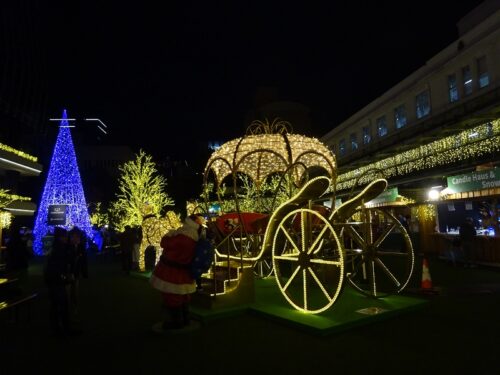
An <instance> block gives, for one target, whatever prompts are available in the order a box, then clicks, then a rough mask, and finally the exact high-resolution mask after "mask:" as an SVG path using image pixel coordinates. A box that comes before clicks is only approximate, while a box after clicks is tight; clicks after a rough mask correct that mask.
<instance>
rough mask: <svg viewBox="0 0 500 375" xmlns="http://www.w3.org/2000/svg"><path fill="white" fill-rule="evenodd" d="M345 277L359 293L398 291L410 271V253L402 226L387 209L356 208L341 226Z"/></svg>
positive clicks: (412, 258) (373, 295)
mask: <svg viewBox="0 0 500 375" xmlns="http://www.w3.org/2000/svg"><path fill="white" fill-rule="evenodd" d="M341 241H342V242H343V246H344V248H345V254H346V278H347V280H348V281H349V283H350V284H351V285H352V286H353V287H354V288H355V289H357V290H358V291H360V292H361V293H363V294H365V295H368V296H371V297H377V298H379V297H384V296H387V295H391V294H397V293H399V292H401V291H402V290H403V289H404V288H405V287H406V285H407V284H408V282H409V280H410V278H411V275H412V273H413V265H414V254H413V248H412V244H411V240H410V236H409V235H408V232H407V231H406V229H405V227H404V226H403V224H401V222H399V220H398V219H397V218H396V216H394V215H393V214H392V213H391V212H389V209H381V208H359V209H358V210H357V211H356V212H355V213H354V214H353V216H352V217H351V218H349V220H347V223H345V225H343V226H342V230H341Z"/></svg>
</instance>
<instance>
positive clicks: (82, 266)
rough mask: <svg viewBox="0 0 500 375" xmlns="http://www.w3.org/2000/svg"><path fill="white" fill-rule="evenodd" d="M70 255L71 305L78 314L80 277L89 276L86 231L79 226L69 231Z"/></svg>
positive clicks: (72, 312)
mask: <svg viewBox="0 0 500 375" xmlns="http://www.w3.org/2000/svg"><path fill="white" fill-rule="evenodd" d="M68 256H69V261H70V274H71V277H70V279H71V282H70V284H69V306H70V311H71V315H72V316H73V318H76V317H77V315H78V300H79V298H78V297H79V287H80V279H81V278H82V277H83V278H87V277H88V262H87V251H86V236H85V232H83V231H82V230H80V229H79V228H77V227H74V228H73V229H72V230H70V231H69V244H68Z"/></svg>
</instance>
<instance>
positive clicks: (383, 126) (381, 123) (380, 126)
mask: <svg viewBox="0 0 500 375" xmlns="http://www.w3.org/2000/svg"><path fill="white" fill-rule="evenodd" d="M376 122H377V134H378V136H379V137H383V136H385V135H387V120H386V119H385V116H382V117H379V118H378V119H377V121H376Z"/></svg>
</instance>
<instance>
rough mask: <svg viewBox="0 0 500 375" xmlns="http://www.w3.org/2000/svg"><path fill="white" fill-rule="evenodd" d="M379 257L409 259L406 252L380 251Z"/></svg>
mask: <svg viewBox="0 0 500 375" xmlns="http://www.w3.org/2000/svg"><path fill="white" fill-rule="evenodd" d="M377 255H378V256H384V255H392V256H396V257H401V258H406V257H408V254H407V253H406V252H405V253H402V252H401V251H395V250H394V251H385V250H383V251H378V252H377Z"/></svg>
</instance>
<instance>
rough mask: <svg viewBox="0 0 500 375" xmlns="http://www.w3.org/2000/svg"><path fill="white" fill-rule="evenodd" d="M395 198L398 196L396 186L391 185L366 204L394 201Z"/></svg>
mask: <svg viewBox="0 0 500 375" xmlns="http://www.w3.org/2000/svg"><path fill="white" fill-rule="evenodd" d="M397 198H398V188H397V187H393V188H390V189H387V190H386V191H384V192H382V193H381V194H380V195H379V196H378V197H377V198H375V199H372V200H371V201H369V202H368V203H367V205H369V206H371V205H374V204H380V203H389V202H395V201H396V199H397Z"/></svg>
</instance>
